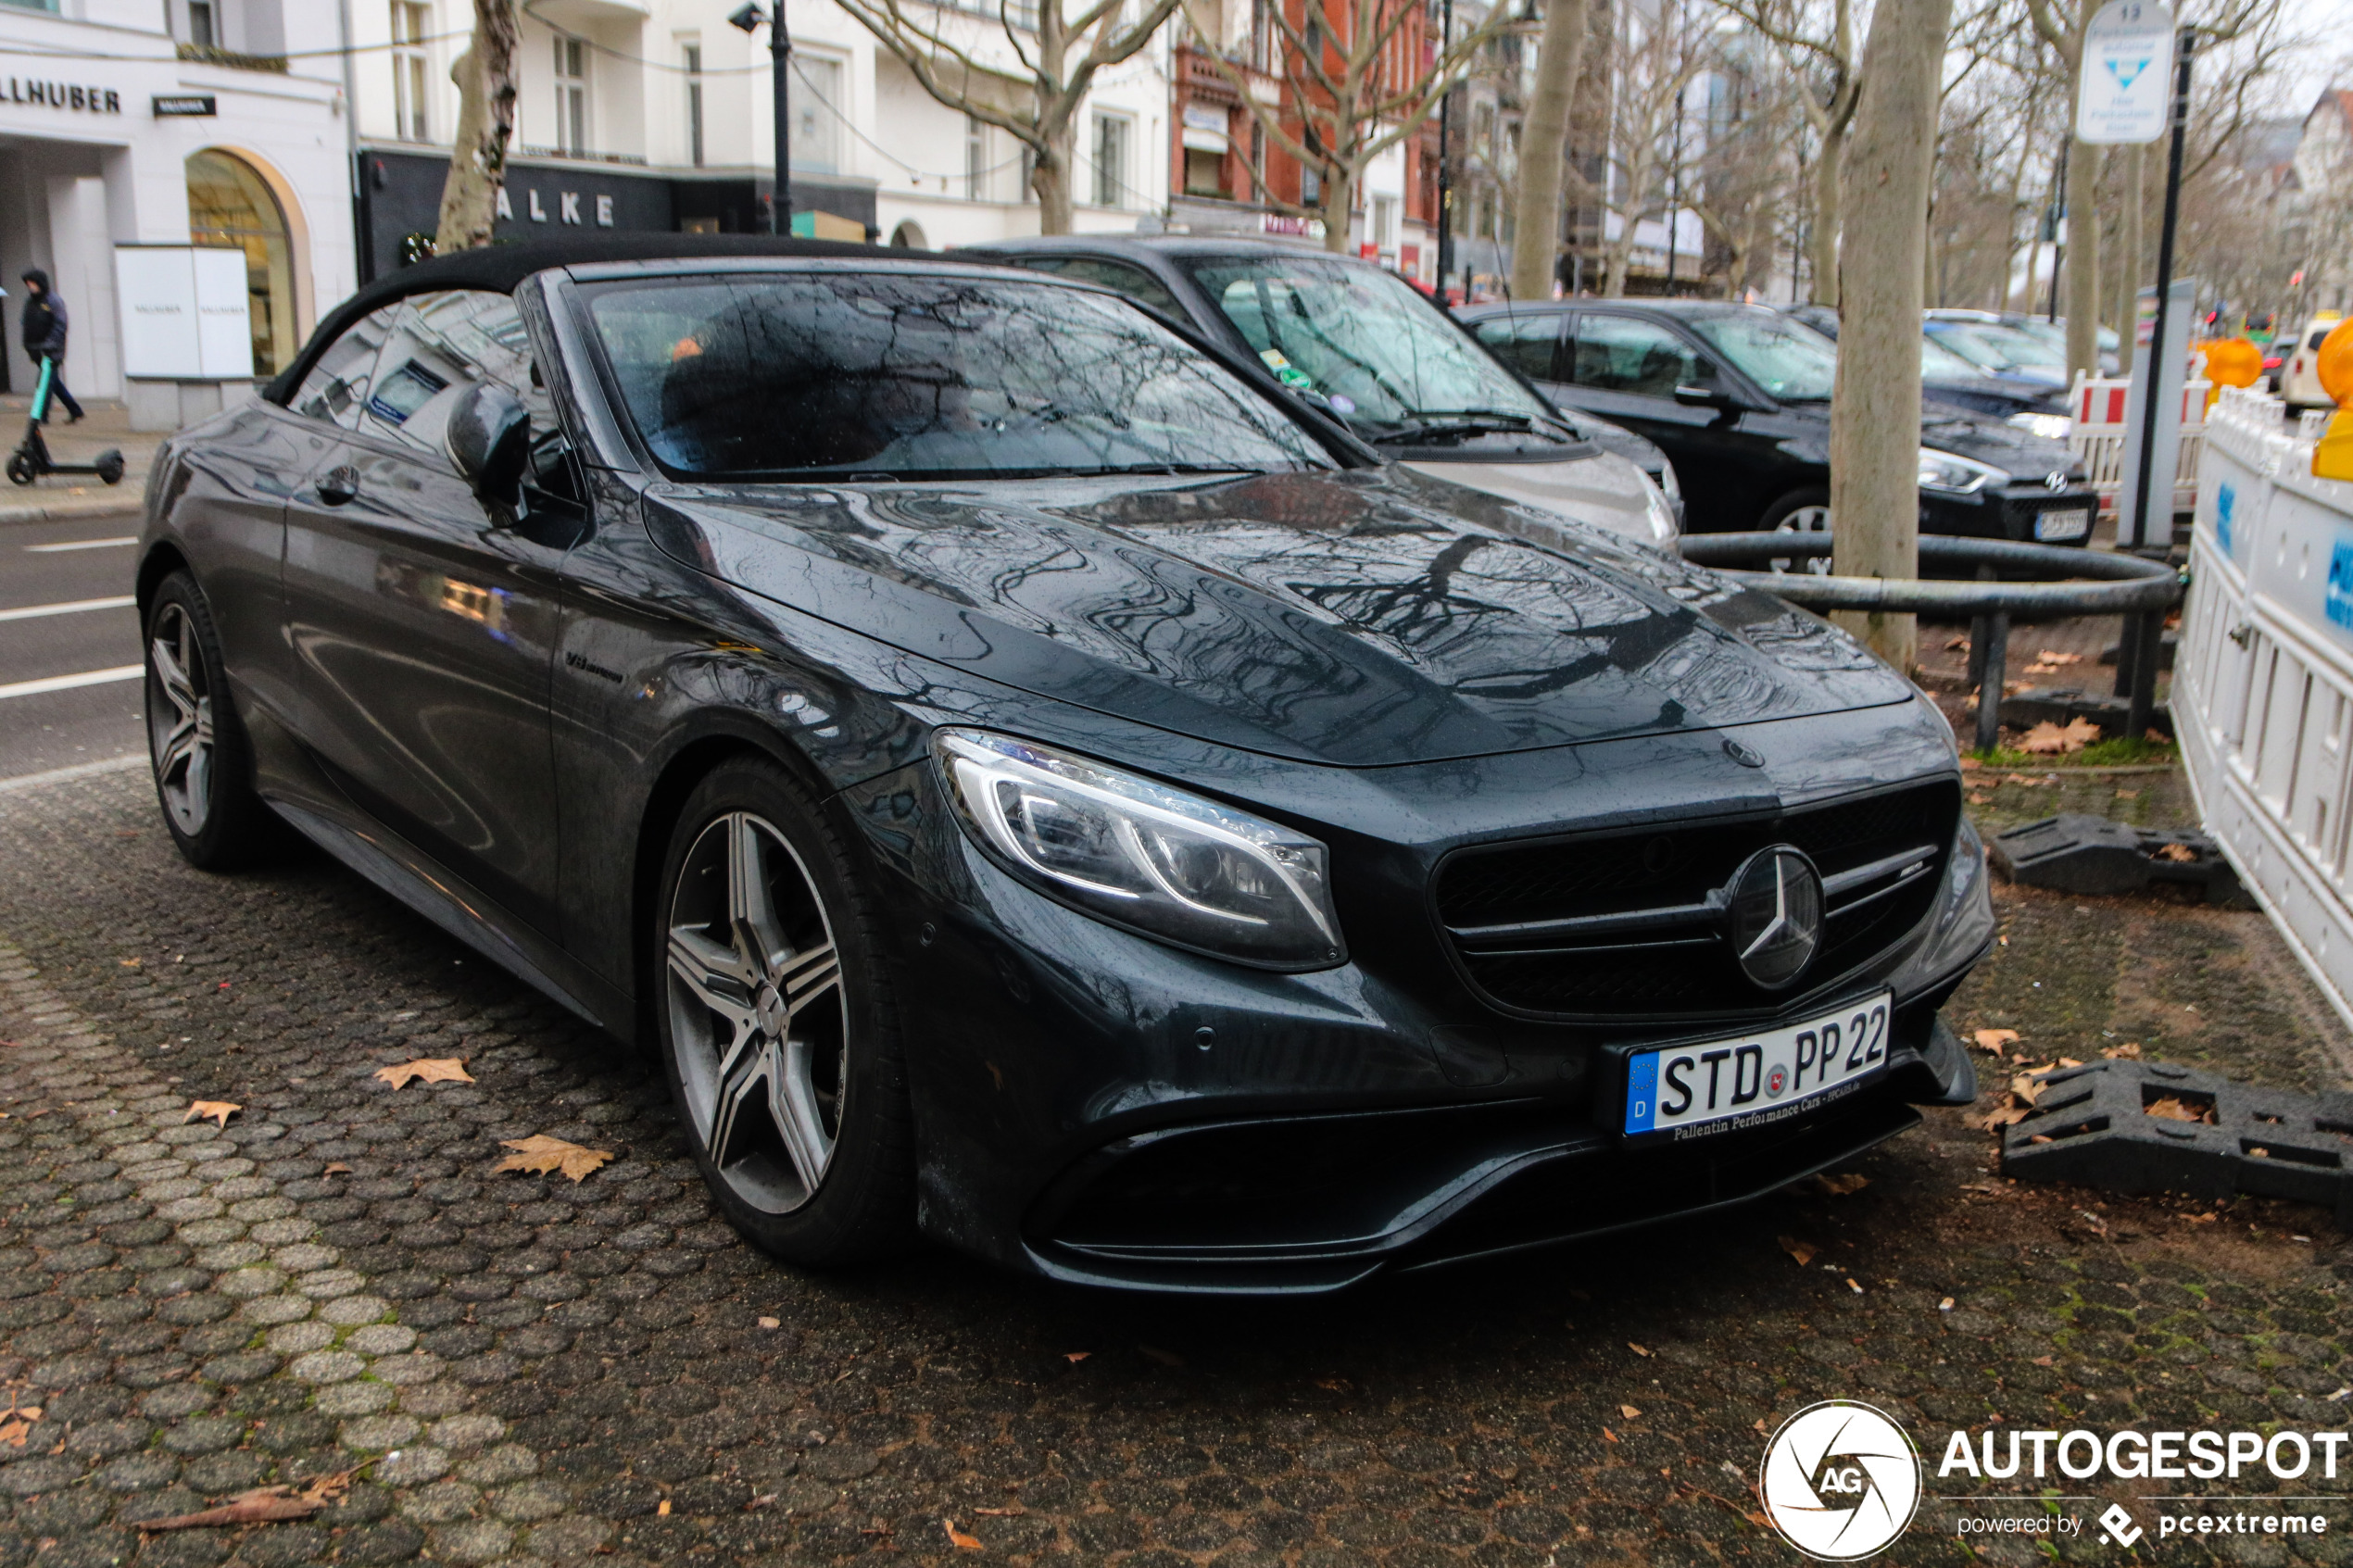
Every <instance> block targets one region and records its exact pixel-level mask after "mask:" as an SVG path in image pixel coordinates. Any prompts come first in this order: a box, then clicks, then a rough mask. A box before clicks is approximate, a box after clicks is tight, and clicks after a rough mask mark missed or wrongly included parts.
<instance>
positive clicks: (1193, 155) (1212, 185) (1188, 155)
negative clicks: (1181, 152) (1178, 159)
mask: <svg viewBox="0 0 2353 1568" xmlns="http://www.w3.org/2000/svg"><path fill="white" fill-rule="evenodd" d="M1185 194H1187V195H1189V196H1222V195H1224V194H1226V156H1225V155H1224V154H1223V153H1213V152H1208V151H1204V150H1203V149H1202V148H1200V147H1187V148H1186V149H1185Z"/></svg>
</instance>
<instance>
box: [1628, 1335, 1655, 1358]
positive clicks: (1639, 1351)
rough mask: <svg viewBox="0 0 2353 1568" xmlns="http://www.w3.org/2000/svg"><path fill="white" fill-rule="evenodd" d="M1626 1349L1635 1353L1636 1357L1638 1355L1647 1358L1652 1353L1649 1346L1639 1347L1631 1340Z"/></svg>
mask: <svg viewBox="0 0 2353 1568" xmlns="http://www.w3.org/2000/svg"><path fill="white" fill-rule="evenodd" d="M1626 1348H1628V1349H1629V1350H1631V1351H1633V1352H1634V1354H1636V1355H1638V1356H1647V1355H1649V1354H1650V1353H1651V1352H1650V1347H1649V1346H1647V1345H1637V1344H1635V1343H1634V1342H1633V1341H1632V1340H1631V1339H1629V1340H1628V1341H1627V1342H1626Z"/></svg>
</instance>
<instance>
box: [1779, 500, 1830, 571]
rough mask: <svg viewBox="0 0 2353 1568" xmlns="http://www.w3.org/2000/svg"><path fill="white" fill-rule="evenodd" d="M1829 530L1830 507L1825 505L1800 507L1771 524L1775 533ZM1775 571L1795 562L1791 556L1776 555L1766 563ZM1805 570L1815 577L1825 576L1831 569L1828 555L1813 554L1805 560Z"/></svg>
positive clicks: (1793, 564) (1787, 567)
mask: <svg viewBox="0 0 2353 1568" xmlns="http://www.w3.org/2000/svg"><path fill="white" fill-rule="evenodd" d="M1830 531H1831V509H1830V508H1828V507H1825V506H1813V507H1800V508H1797V509H1796V510H1795V511H1793V512H1792V513H1790V514H1789V516H1787V517H1785V518H1783V519H1781V521H1780V522H1778V523H1776V524H1774V526H1773V532H1774V533H1822V534H1827V533H1830ZM1796 564H1797V561H1796V558H1795V557H1793V556H1776V557H1774V558H1773V559H1772V560H1771V561H1770V562H1769V563H1768V565H1770V567H1771V568H1772V570H1773V571H1791V570H1792V569H1793V568H1794V567H1795V565H1796ZM1806 571H1810V572H1812V573H1813V574H1814V575H1815V576H1817V577H1827V576H1829V575H1830V571H1831V558H1830V557H1828V556H1815V557H1812V558H1809V559H1807V560H1806Z"/></svg>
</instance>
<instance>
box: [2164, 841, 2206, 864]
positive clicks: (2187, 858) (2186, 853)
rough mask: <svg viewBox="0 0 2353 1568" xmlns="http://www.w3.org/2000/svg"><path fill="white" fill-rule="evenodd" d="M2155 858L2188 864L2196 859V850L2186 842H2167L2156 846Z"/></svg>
mask: <svg viewBox="0 0 2353 1568" xmlns="http://www.w3.org/2000/svg"><path fill="white" fill-rule="evenodd" d="M2157 858H2158V859H2160V860H2171V861H2174V862H2176V863H2177V864H2181V865H2188V864H2189V863H2191V862H2192V861H2194V860H2196V859H2197V851H2196V850H2195V849H2193V848H2191V847H2189V846H2188V845H2186V844H2167V845H2163V846H2160V847H2158V851H2157Z"/></svg>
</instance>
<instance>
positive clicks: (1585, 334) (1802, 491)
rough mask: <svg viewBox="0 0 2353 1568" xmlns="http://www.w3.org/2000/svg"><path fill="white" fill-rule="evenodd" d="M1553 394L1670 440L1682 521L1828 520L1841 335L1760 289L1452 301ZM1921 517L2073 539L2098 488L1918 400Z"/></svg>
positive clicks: (2064, 457)
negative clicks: (1772, 301)
mask: <svg viewBox="0 0 2353 1568" xmlns="http://www.w3.org/2000/svg"><path fill="white" fill-rule="evenodd" d="M1461 315H1462V317H1463V320H1466V322H1468V323H1469V325H1470V327H1471V330H1472V331H1473V332H1476V333H1477V334H1478V338H1479V341H1480V342H1482V343H1484V344H1486V345H1488V346H1489V347H1490V348H1492V349H1494V350H1495V351H1496V353H1497V354H1499V355H1500V356H1502V357H1503V358H1506V359H1508V360H1510V361H1511V362H1512V364H1513V365H1515V366H1516V368H1517V369H1518V370H1520V372H1521V373H1522V374H1524V375H1526V376H1527V377H1528V378H1529V380H1531V381H1533V382H1535V383H1538V384H1539V385H1540V386H1541V387H1542V388H1543V390H1544V392H1545V394H1546V395H1548V396H1550V397H1551V398H1553V400H1554V401H1555V402H1557V403H1560V404H1562V405H1564V406H1567V407H1571V408H1582V409H1586V410H1588V411H1590V412H1592V413H1595V414H1598V415H1600V416H1602V417H1603V418H1604V419H1607V420H1616V421H1617V423H1619V424H1623V425H1625V426H1627V427H1628V428H1629V429H1631V430H1634V431H1637V432H1639V433H1642V434H1643V435H1646V436H1648V437H1650V439H1652V440H1653V441H1655V442H1656V443H1658V445H1660V446H1661V447H1663V448H1665V450H1666V452H1667V457H1668V458H1671V459H1673V461H1674V464H1675V468H1676V470H1677V471H1678V472H1679V473H1680V474H1681V475H1682V476H1683V498H1684V506H1685V526H1687V527H1688V528H1690V529H1692V531H1693V532H1723V531H1727V530H1732V531H1738V530H1744V529H1768V530H1771V529H1788V530H1797V531H1808V532H1811V531H1819V530H1822V529H1826V528H1828V527H1829V525H1830V495H1831V492H1830V444H1831V379H1832V374H1833V372H1834V370H1835V369H1836V367H1837V362H1838V352H1837V349H1836V347H1835V346H1834V345H1831V343H1830V342H1828V341H1827V340H1826V339H1824V338H1823V337H1822V336H1821V334H1820V333H1818V332H1815V331H1813V330H1812V329H1811V328H1808V327H1806V326H1803V325H1801V324H1798V323H1796V322H1793V321H1791V320H1789V319H1788V318H1786V317H1784V316H1783V315H1781V313H1780V312H1779V311H1777V310H1773V309H1770V308H1768V307H1765V306H1761V305H1734V304H1726V303H1718V302H1712V301H1704V300H1648V299H1645V300H1631V299H1597V300H1561V301H1547V302H1545V303H1543V304H1541V305H1527V306H1514V305H1486V306H1475V307H1470V308H1468V309H1466V310H1464V311H1463V312H1461ZM1919 480H1920V528H1921V531H1922V532H1924V533H1953V534H1963V535H1969V536H1974V537H1978V538H1987V539H2021V540H2030V541H2040V542H2042V543H2044V544H2057V545H2066V544H2082V542H2083V541H2085V540H2086V539H2088V538H2089V537H2090V536H2091V532H2092V522H2093V520H2094V518H2095V515H2096V513H2097V511H2098V507H2099V499H2098V495H2097V494H2096V493H2095V491H2093V489H2092V488H2091V487H2090V486H2089V485H2088V484H2086V483H2084V482H2083V479H2082V468H2081V465H2080V464H2078V462H2077V461H2076V459H2075V458H2074V457H2073V455H2072V454H2071V453H2070V452H2069V450H2068V448H2067V447H2066V446H2065V445H2063V444H2061V443H2058V442H2056V441H2050V440H2047V439H2045V438H2043V437H2041V436H2037V435H2033V434H2031V433H2027V432H2024V431H2020V430H2015V429H2011V428H2008V427H2007V426H2005V425H2003V424H2002V423H2001V422H1999V421H1998V420H1988V419H1985V418H1983V417H1982V416H1980V415H1976V414H1972V413H1970V412H1969V411H1967V410H1965V409H1960V408H1949V407H1945V406H1944V405H1940V404H1936V403H1930V402H1924V403H1923V404H1922V407H1921V412H1920V448H1919Z"/></svg>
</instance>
